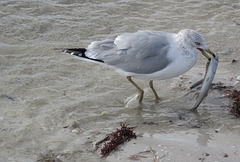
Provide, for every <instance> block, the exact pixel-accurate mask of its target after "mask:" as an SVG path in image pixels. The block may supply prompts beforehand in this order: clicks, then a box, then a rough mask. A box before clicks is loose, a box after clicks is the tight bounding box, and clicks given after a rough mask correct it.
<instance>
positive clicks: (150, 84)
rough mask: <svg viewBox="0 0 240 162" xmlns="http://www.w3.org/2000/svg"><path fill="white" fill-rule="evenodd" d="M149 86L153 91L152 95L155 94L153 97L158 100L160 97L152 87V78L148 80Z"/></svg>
mask: <svg viewBox="0 0 240 162" xmlns="http://www.w3.org/2000/svg"><path fill="white" fill-rule="evenodd" d="M149 86H150V88H151V89H152V91H153V94H154V96H155V98H156V101H158V100H160V97H159V96H158V94H157V92H156V91H155V89H154V87H153V81H152V80H150V82H149Z"/></svg>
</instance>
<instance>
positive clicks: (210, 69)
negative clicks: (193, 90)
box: [192, 53, 219, 110]
mask: <svg viewBox="0 0 240 162" xmlns="http://www.w3.org/2000/svg"><path fill="white" fill-rule="evenodd" d="M218 60H219V58H218V54H216V53H215V54H214V56H212V57H211V59H210V60H209V61H208V62H207V67H206V73H205V77H204V80H203V85H202V88H201V90H200V93H199V95H198V98H197V102H196V103H195V105H194V106H193V108H192V110H196V109H197V108H198V106H199V105H200V104H201V102H202V100H203V99H204V98H205V97H206V96H207V94H208V90H209V89H210V87H211V84H212V81H213V79H214V76H215V73H216V70H217V67H218Z"/></svg>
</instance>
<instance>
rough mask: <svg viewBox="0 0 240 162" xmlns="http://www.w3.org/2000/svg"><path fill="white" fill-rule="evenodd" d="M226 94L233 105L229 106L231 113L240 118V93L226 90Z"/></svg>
mask: <svg viewBox="0 0 240 162" xmlns="http://www.w3.org/2000/svg"><path fill="white" fill-rule="evenodd" d="M224 93H225V94H226V97H228V98H230V99H231V101H230V102H231V104H230V105H229V106H230V107H231V110H230V112H231V113H233V115H234V116H235V117H236V118H239V117H240V91H238V90H236V89H234V90H226V91H224Z"/></svg>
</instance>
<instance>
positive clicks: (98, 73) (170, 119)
mask: <svg viewBox="0 0 240 162" xmlns="http://www.w3.org/2000/svg"><path fill="white" fill-rule="evenodd" d="M239 13H240V2H239V1H238V0H230V1H225V0H219V1H206V2H203V1H197V0H195V1H194V0H181V1H166V0H165V1H154V0H151V1H142V0H138V1H129V0H123V1H117V0H115V1H109V0H101V1H92V0H86V1H75V0H71V1H69V0H59V1H54V0H47V1H45V0H39V1H28V0H24V1H16V0H2V1H1V2H0V31H1V35H0V40H1V41H0V47H1V50H0V69H1V70H0V75H1V77H0V104H1V106H0V111H1V113H0V161H25V162H26V161H36V160H37V159H39V158H40V157H41V156H40V155H46V153H48V152H50V150H52V152H54V153H55V154H57V155H58V158H59V159H61V160H62V161H83V160H85V161H86V160H87V161H105V160H107V161H115V160H116V159H114V156H113V157H111V156H110V157H109V158H107V159H103V158H100V156H99V155H98V152H95V153H92V152H91V151H89V150H91V149H92V142H93V141H96V140H97V139H98V138H100V136H102V135H105V134H107V133H109V132H111V131H114V130H115V128H116V127H119V123H120V122H127V123H130V124H131V125H137V129H136V132H137V133H138V134H140V135H141V134H143V137H144V136H146V134H148V135H149V136H150V137H154V135H156V134H167V138H170V139H171V140H173V141H174V140H176V141H178V138H177V137H178V136H177V135H176V134H182V132H184V131H185V132H186V133H190V134H192V135H193V138H194V139H195V138H196V139H197V137H198V136H200V137H203V138H202V140H197V142H195V143H194V146H196V145H200V146H202V145H204V146H206V147H207V146H211V142H213V141H215V138H214V137H215V136H214V135H212V134H214V133H215V132H214V130H215V129H219V130H221V131H219V133H220V134H221V135H222V136H223V137H224V140H225V142H226V143H227V141H228V139H227V138H226V137H225V134H224V133H227V134H230V135H229V136H227V137H229V138H230V137H231V135H232V136H234V137H235V136H238V135H240V131H239V122H240V121H239V120H236V119H233V117H232V116H231V115H230V114H229V112H228V108H227V105H228V100H227V99H224V98H221V96H222V95H221V94H220V93H219V92H218V91H217V90H215V91H210V94H209V96H208V97H207V98H206V99H205V100H204V102H203V103H202V104H201V105H200V107H199V110H198V112H199V113H198V114H194V113H191V112H189V111H188V110H189V109H190V108H191V106H192V105H193V104H194V102H195V101H196V100H195V99H194V96H193V94H190V95H188V96H186V97H184V95H185V94H186V93H188V92H189V91H188V90H186V89H185V88H186V87H189V86H190V85H191V83H193V82H195V81H197V80H198V79H201V78H203V73H204V70H205V69H204V68H205V64H206V60H205V58H203V57H202V56H199V61H198V62H197V64H196V65H195V67H194V68H193V69H191V70H190V71H189V72H187V73H186V74H184V75H183V76H182V77H177V78H174V79H170V80H167V81H156V82H154V85H155V87H156V89H157V91H158V93H159V95H160V97H161V98H162V100H161V101H160V102H159V103H155V101H154V98H153V94H152V92H151V90H150V89H149V88H148V83H147V82H144V81H141V80H136V82H137V83H138V84H139V85H140V86H141V87H143V89H144V90H145V96H144V100H143V104H142V105H141V106H139V107H126V106H125V105H126V100H127V98H129V97H131V96H132V95H133V94H136V93H137V91H136V89H135V88H134V87H133V86H132V85H130V83H129V82H128V81H127V80H126V79H125V78H124V77H122V76H120V75H118V74H117V73H116V72H114V71H113V70H111V69H108V68H106V67H102V66H100V65H95V64H92V63H88V62H83V61H79V60H75V59H74V58H73V57H72V56H70V55H67V54H64V53H61V52H60V51H57V50H54V49H55V48H66V47H69V48H72V47H86V46H87V45H88V44H89V43H90V42H92V41H95V40H102V39H108V38H114V37H116V36H117V35H119V34H121V33H124V32H135V31H137V30H163V31H168V32H178V31H179V30H181V29H184V28H190V29H194V30H197V31H199V32H200V33H202V34H203V35H204V37H205V39H206V42H207V45H208V47H209V48H210V49H212V50H213V51H215V52H217V53H219V57H220V63H219V67H218V70H217V73H216V76H215V80H214V82H219V81H221V82H223V83H224V84H225V85H228V86H229V85H235V87H236V88H239V84H235V83H236V79H235V78H236V77H237V76H239V75H240V70H239V64H240V63H239V61H240V55H239V53H240V46H239V44H240V18H239ZM233 59H235V60H237V62H236V63H232V60H233ZM190 82H191V83H190ZM73 123H75V124H73ZM67 126H68V127H67ZM66 127H67V128H66ZM206 134H207V135H206ZM175 135H176V136H175ZM160 137H161V138H163V137H162V136H161V135H160ZM181 137H182V136H181ZM183 137H184V136H183ZM164 138H165V137H164ZM164 138H163V139H164ZM157 139H158V138H157ZM200 139H201V138H200ZM136 141H138V140H136ZM184 141H188V142H190V143H191V139H188V137H187V136H186V139H184V140H182V141H180V142H183V143H184ZM202 141H203V142H202ZM178 142H179V141H178ZM203 143H204V144H203ZM228 144H229V145H233V144H234V142H232V141H231V140H229V143H228ZM234 146H235V147H236V148H237V149H238V150H239V148H240V144H235V145H234ZM239 151H240V150H239ZM199 154H200V155H201V154H202V152H200V153H199ZM239 156H240V155H239V153H238V154H236V155H235V156H233V157H229V159H228V160H232V161H234V160H235V159H237V157H238V158H239ZM231 158H232V159H231ZM213 159H214V158H213ZM172 160H173V161H174V160H175V161H179V158H178V157H177V156H175V157H174V156H173V157H172ZM214 160H219V159H218V157H216V159H214ZM221 160H222V159H220V160H219V161H221ZM189 161H190V160H189ZM196 161H198V159H197V158H196Z"/></svg>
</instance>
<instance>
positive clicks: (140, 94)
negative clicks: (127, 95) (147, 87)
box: [127, 76, 144, 103]
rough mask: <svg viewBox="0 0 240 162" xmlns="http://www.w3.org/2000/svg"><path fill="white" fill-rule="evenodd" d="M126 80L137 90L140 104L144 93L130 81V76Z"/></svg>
mask: <svg viewBox="0 0 240 162" xmlns="http://www.w3.org/2000/svg"><path fill="white" fill-rule="evenodd" d="M127 80H128V81H129V82H130V83H132V85H134V87H136V88H137V90H138V92H139V96H138V99H139V100H138V101H139V103H141V102H142V100H143V94H144V91H143V90H142V89H141V88H140V87H139V86H138V85H137V84H136V83H135V82H134V81H133V80H132V78H131V77H130V76H127Z"/></svg>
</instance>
